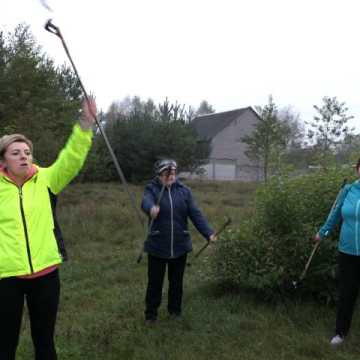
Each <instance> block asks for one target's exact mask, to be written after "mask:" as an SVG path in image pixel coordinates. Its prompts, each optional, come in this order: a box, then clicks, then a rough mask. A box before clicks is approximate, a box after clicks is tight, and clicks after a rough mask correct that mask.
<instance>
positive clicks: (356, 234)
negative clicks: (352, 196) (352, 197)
mask: <svg viewBox="0 0 360 360" xmlns="http://www.w3.org/2000/svg"><path fill="white" fill-rule="evenodd" d="M359 206H360V200H358V202H357V203H356V211H355V247H356V255H359V244H358V242H359Z"/></svg>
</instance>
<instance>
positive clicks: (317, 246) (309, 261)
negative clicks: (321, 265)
mask: <svg viewBox="0 0 360 360" xmlns="http://www.w3.org/2000/svg"><path fill="white" fill-rule="evenodd" d="M346 183H347V179H346V178H345V179H344V180H343V182H342V184H341V188H340V190H339V192H338V194H337V195H336V198H335V201H334V202H333V204H332V206H331V210H330V212H331V211H332V210H334V207H335V206H336V204H337V202H338V200H339V197H340V195H341V193H342V190H343V188H344V186H345V185H346ZM319 246H320V241H317V242H316V243H315V245H314V246H313V249H312V251H311V254H310V256H309V259H308V261H307V262H306V265H305V268H304V270H303V272H302V273H301V275H300V277H299V279H298V280H295V281H293V282H292V285H293V287H294V288H295V289H296V288H298V287H299V285H300V284H301V282H302V281H303V280H304V279H305V276H306V273H307V271H308V269H309V266H310V264H311V261H312V259H313V257H314V255H315V253H316V251H317V249H318V248H319Z"/></svg>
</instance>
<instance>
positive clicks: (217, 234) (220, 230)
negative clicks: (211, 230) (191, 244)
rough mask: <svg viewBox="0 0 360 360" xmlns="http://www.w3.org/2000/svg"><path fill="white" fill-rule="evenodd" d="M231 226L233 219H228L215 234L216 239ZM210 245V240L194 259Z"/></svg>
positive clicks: (188, 264) (189, 264)
mask: <svg viewBox="0 0 360 360" xmlns="http://www.w3.org/2000/svg"><path fill="white" fill-rule="evenodd" d="M230 224H231V219H230V218H229V217H228V218H227V220H226V221H225V223H224V224H223V225H222V226H221V227H220V228H219V229H218V230H217V231H216V233H215V234H214V235H215V237H217V236H219V235H220V234H221V233H222V232H223V231H224V230H225V228H226V227H227V226H228V225H230ZM209 245H210V241H209V240H208V241H207V243H206V244H205V245H204V246H203V247H202V248H201V249H200V250H199V251H198V252H197V253H196V254H195V255H194V259H197V258H198V257H199V256H200V255H201V253H202V252H203V251H204V250H205V249H206V248H207V247H208V246H209ZM186 265H187V266H191V263H187V264H186Z"/></svg>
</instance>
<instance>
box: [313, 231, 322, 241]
mask: <svg viewBox="0 0 360 360" xmlns="http://www.w3.org/2000/svg"><path fill="white" fill-rule="evenodd" d="M314 241H315V242H320V241H321V237H320V235H319V233H316V235H315V236H314Z"/></svg>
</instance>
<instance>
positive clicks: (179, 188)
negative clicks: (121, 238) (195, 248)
mask: <svg viewBox="0 0 360 360" xmlns="http://www.w3.org/2000/svg"><path fill="white" fill-rule="evenodd" d="M161 189H162V184H161V183H160V182H159V180H158V179H154V180H153V181H151V182H150V183H149V184H147V185H146V187H145V191H144V196H143V199H142V203H141V208H142V209H143V211H144V212H145V213H146V214H147V215H149V214H150V209H151V208H152V207H153V206H154V205H156V204H157V201H158V198H159V194H160V192H161ZM159 206H160V212H159V214H158V216H157V217H156V219H155V220H154V222H153V224H152V227H151V229H149V234H148V237H147V239H146V241H145V247H144V250H145V252H147V253H149V254H151V255H154V256H158V257H161V258H166V259H168V258H177V257H179V256H181V255H183V254H185V253H187V252H189V251H191V250H192V244H191V237H190V233H189V230H188V218H190V220H191V221H192V223H193V224H194V225H195V227H196V229H197V230H198V231H199V232H200V234H201V235H202V236H204V238H206V239H209V237H210V235H212V234H213V233H214V231H213V230H212V229H211V228H210V226H209V224H208V222H207V220H206V219H205V217H204V216H203V215H202V213H201V211H200V210H199V208H198V207H197V206H196V204H195V202H194V199H193V196H192V193H191V190H190V189H189V188H188V187H187V186H185V185H183V184H182V183H181V182H180V181H178V180H176V182H175V183H173V184H172V185H171V187H170V188H167V187H166V188H165V190H164V192H163V195H162V198H161V201H160V205H159ZM149 223H150V216H149Z"/></svg>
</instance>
